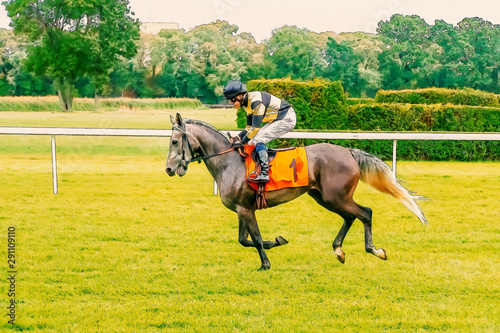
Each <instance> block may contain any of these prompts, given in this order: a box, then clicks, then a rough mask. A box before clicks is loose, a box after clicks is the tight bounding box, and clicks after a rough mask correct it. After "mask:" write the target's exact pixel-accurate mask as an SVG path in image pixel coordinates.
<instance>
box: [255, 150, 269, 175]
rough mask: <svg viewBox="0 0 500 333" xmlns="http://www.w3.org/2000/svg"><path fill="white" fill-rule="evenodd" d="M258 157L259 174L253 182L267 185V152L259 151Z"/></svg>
mask: <svg viewBox="0 0 500 333" xmlns="http://www.w3.org/2000/svg"><path fill="white" fill-rule="evenodd" d="M258 155H259V161H260V174H259V175H258V176H257V177H255V178H254V179H253V181H255V182H259V183H267V182H268V181H269V157H268V155H267V150H265V149H263V150H260V151H259V152H258Z"/></svg>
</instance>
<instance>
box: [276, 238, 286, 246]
mask: <svg viewBox="0 0 500 333" xmlns="http://www.w3.org/2000/svg"><path fill="white" fill-rule="evenodd" d="M276 243H278V244H279V245H286V244H288V241H287V240H286V239H284V238H283V237H281V236H278V237H276Z"/></svg>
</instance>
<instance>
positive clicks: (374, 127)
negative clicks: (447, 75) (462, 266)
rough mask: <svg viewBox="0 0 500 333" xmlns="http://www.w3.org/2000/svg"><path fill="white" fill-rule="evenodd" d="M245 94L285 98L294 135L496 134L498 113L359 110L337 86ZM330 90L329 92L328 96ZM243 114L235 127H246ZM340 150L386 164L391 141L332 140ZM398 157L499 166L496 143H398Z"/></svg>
mask: <svg viewBox="0 0 500 333" xmlns="http://www.w3.org/2000/svg"><path fill="white" fill-rule="evenodd" d="M248 87H249V90H261V91H267V92H269V93H272V94H274V95H276V96H278V97H281V98H285V99H286V100H288V101H289V102H291V103H292V104H293V106H294V108H295V109H296V111H297V126H296V128H295V129H296V130H300V129H314V130H329V131H388V132H394V131H425V132H430V131H446V132H500V108H495V107H478V106H467V105H452V104H433V105H425V104H418V105H416V104H402V103H375V102H372V101H370V104H360V103H358V101H357V100H356V101H355V102H354V103H353V102H352V100H348V99H347V98H346V96H345V93H344V91H343V89H342V87H341V85H340V84H339V83H338V82H328V81H324V80H315V81H313V82H299V81H292V80H290V79H285V80H278V79H275V80H258V81H250V82H249V83H248ZM330 90H331V91H330ZM245 125H246V117H245V112H244V111H243V110H239V111H238V126H239V127H240V128H243V127H245ZM322 141H326V140H284V139H279V140H275V141H274V142H273V143H272V144H271V146H273V147H276V146H286V145H309V144H313V143H316V142H322ZM328 142H331V143H334V144H338V145H341V146H344V147H350V148H360V149H363V150H365V151H368V152H370V153H372V154H375V155H377V156H379V157H381V158H384V159H390V158H391V156H392V141H386V140H330V141H328ZM398 157H399V158H401V159H407V160H459V161H473V160H500V143H499V142H498V141H406V140H403V141H399V142H398Z"/></svg>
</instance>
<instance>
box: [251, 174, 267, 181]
mask: <svg viewBox="0 0 500 333" xmlns="http://www.w3.org/2000/svg"><path fill="white" fill-rule="evenodd" d="M252 181H254V182H256V183H268V182H269V174H267V175H266V174H262V173H261V174H259V175H257V177H255V178H253V179H252Z"/></svg>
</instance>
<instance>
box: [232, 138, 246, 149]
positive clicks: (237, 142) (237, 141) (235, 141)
mask: <svg viewBox="0 0 500 333" xmlns="http://www.w3.org/2000/svg"><path fill="white" fill-rule="evenodd" d="M231 147H233V148H235V149H239V148H243V144H242V143H241V141H240V138H239V137H237V136H235V137H233V138H231Z"/></svg>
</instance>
